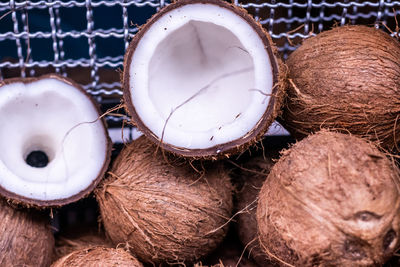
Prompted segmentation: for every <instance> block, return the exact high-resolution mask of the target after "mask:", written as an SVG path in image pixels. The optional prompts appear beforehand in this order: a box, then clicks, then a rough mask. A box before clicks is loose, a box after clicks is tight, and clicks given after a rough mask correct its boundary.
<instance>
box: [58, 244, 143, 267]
mask: <svg viewBox="0 0 400 267" xmlns="http://www.w3.org/2000/svg"><path fill="white" fill-rule="evenodd" d="M71 266H74V267H98V266H101V267H142V266H143V265H142V264H141V263H140V262H139V261H138V260H137V259H136V258H135V257H133V256H132V255H131V254H130V253H129V252H126V251H125V250H123V249H121V248H119V249H115V248H104V247H89V248H84V249H80V250H77V251H74V252H72V253H70V254H68V255H66V256H64V257H62V258H61V259H59V260H58V261H56V262H55V263H53V264H52V265H51V267H71Z"/></svg>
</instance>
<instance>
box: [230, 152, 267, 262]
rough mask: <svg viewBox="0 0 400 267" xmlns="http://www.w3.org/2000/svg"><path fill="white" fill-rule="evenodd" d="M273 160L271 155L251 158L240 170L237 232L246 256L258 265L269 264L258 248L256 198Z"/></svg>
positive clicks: (263, 253)
mask: <svg viewBox="0 0 400 267" xmlns="http://www.w3.org/2000/svg"><path fill="white" fill-rule="evenodd" d="M273 165H274V162H273V160H272V158H271V157H265V158H264V157H262V156H261V157H256V158H252V159H251V160H250V161H249V162H248V163H247V164H245V165H244V168H243V170H242V172H241V179H242V180H243V181H244V185H243V187H242V189H241V190H240V191H239V193H238V194H237V203H236V209H237V211H238V212H239V215H238V217H237V225H236V226H237V233H238V236H239V239H240V241H241V242H242V244H243V246H244V247H246V251H247V253H246V254H245V256H246V257H248V256H250V257H251V258H253V259H254V261H256V262H257V263H258V265H260V266H271V261H269V260H268V256H267V255H266V254H265V252H264V251H263V250H262V249H261V248H260V244H259V242H258V234H257V219H256V211H257V200H258V194H259V192H260V189H261V186H262V185H263V183H264V181H265V180H266V178H267V175H268V173H269V172H270V170H271V168H272V166H273Z"/></svg>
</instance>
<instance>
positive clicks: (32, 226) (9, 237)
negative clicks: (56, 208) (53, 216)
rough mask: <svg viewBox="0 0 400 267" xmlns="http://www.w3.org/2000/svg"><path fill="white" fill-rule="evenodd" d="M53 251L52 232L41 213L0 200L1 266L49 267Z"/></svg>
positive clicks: (46, 219) (47, 220)
mask: <svg viewBox="0 0 400 267" xmlns="http://www.w3.org/2000/svg"><path fill="white" fill-rule="evenodd" d="M53 249H54V237H53V233H52V231H51V228H50V222H49V219H48V218H46V216H45V215H44V214H41V213H40V212H38V211H36V210H25V209H17V208H13V207H11V206H10V205H8V204H7V203H6V201H4V200H0V266H49V265H50V263H51V257H52V254H53Z"/></svg>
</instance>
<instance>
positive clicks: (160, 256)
mask: <svg viewBox="0 0 400 267" xmlns="http://www.w3.org/2000/svg"><path fill="white" fill-rule="evenodd" d="M154 151H155V147H154V145H153V144H152V143H151V142H149V141H148V140H147V139H146V138H145V137H143V136H142V137H140V138H139V139H137V140H135V141H133V143H131V144H129V145H127V146H126V147H124V149H123V150H122V151H121V153H120V154H119V155H118V157H117V159H116V161H115V163H114V164H113V167H112V168H111V171H110V176H109V177H108V179H106V180H105V181H104V182H103V183H102V184H101V186H100V187H99V188H98V189H96V197H97V199H98V202H99V205H100V212H101V218H102V221H103V224H104V228H105V230H106V233H107V235H108V236H109V237H110V238H111V240H112V241H113V242H114V244H115V245H117V244H125V245H126V246H127V247H128V248H129V249H130V250H131V252H132V253H133V254H134V255H136V256H137V257H138V258H139V259H140V260H141V261H143V262H148V263H153V264H158V263H161V262H169V263H177V262H180V263H182V262H193V261H195V260H197V259H198V258H200V257H202V256H205V255H206V254H208V253H209V252H210V251H212V250H213V249H215V248H216V247H217V246H218V244H219V243H220V242H221V241H222V240H223V238H224V236H225V234H226V232H227V229H228V222H229V218H230V216H231V212H232V185H231V183H230V179H229V176H228V174H227V172H226V171H225V170H224V169H223V168H222V165H219V164H217V165H211V166H210V167H212V168H206V166H205V168H206V169H205V171H204V172H202V173H199V172H196V171H195V170H194V169H193V168H192V167H191V166H189V164H177V163H176V162H174V161H172V159H171V158H167V157H165V158H164V157H163V155H162V153H161V152H160V151H159V152H158V153H154ZM210 164H211V163H210Z"/></svg>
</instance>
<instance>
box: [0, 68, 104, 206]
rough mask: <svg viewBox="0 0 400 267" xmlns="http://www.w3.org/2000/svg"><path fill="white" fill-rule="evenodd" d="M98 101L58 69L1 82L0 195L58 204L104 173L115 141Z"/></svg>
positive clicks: (74, 196) (88, 188)
mask: <svg viewBox="0 0 400 267" xmlns="http://www.w3.org/2000/svg"><path fill="white" fill-rule="evenodd" d="M99 117H100V110H99V109H98V107H97V105H96V104H95V102H94V100H93V99H91V97H90V96H89V95H88V94H87V93H86V92H85V91H84V90H83V89H82V88H81V87H80V86H79V85H77V84H76V83H74V82H73V81H71V80H69V79H67V78H64V77H61V76H57V75H54V74H51V75H45V76H42V77H40V78H27V79H21V78H16V79H8V80H4V81H1V82H0V124H1V128H0V147H1V148H2V153H1V154H0V194H1V195H3V196H5V197H6V198H8V199H12V200H13V201H16V202H21V203H23V204H25V205H35V206H38V207H47V206H60V205H64V204H67V203H71V202H73V201H76V200H78V199H80V198H82V197H84V196H85V195H87V194H89V193H90V192H91V191H92V190H93V188H94V187H95V186H96V185H97V184H98V182H99V180H100V179H101V178H102V177H103V175H104V173H105V170H106V169H107V166H108V163H109V160H110V151H111V142H110V140H109V138H108V134H107V131H106V128H105V123H104V121H103V120H102V119H99Z"/></svg>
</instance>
